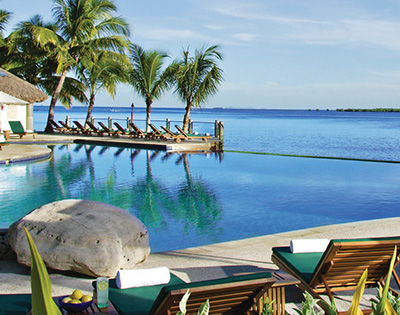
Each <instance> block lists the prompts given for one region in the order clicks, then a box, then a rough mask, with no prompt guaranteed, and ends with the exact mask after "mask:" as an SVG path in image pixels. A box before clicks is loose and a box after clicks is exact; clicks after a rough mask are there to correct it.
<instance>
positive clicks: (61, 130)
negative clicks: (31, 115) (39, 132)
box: [51, 120, 67, 133]
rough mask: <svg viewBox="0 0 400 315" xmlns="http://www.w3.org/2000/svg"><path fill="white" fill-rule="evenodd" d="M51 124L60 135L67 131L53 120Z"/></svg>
mask: <svg viewBox="0 0 400 315" xmlns="http://www.w3.org/2000/svg"><path fill="white" fill-rule="evenodd" d="M51 124H52V125H53V127H54V128H55V129H56V131H58V132H60V133H64V132H65V131H67V128H65V127H64V126H60V125H59V124H57V123H56V122H55V121H54V120H52V121H51Z"/></svg>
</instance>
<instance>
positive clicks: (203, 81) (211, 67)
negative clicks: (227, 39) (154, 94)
mask: <svg viewBox="0 0 400 315" xmlns="http://www.w3.org/2000/svg"><path fill="white" fill-rule="evenodd" d="M182 55H183V59H182V60H181V61H179V62H178V63H177V65H176V68H175V80H176V89H175V93H176V94H177V95H178V98H179V99H180V100H181V101H182V102H184V103H186V108H185V115H184V118H183V127H182V128H183V130H184V131H185V132H186V131H187V128H188V124H189V117H190V110H191V108H192V106H197V107H201V104H202V103H204V102H205V101H206V100H207V99H208V98H209V97H210V96H211V95H214V94H216V93H217V91H218V86H219V85H220V84H221V83H222V81H223V71H222V69H221V68H219V67H218V65H217V61H218V60H222V59H223V57H222V54H221V52H220V51H219V46H218V45H214V46H210V47H208V48H207V47H202V48H201V49H200V50H196V51H195V55H194V57H190V56H189V49H187V50H183V52H182Z"/></svg>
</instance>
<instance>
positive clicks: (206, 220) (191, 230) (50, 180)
mask: <svg viewBox="0 0 400 315" xmlns="http://www.w3.org/2000/svg"><path fill="white" fill-rule="evenodd" d="M399 178H400V164H394V163H378V162H359V161H345V160H326V159H308V158H293V157H282V156H265V155H252V154H240V153H230V152H228V153H224V154H220V155H215V154H191V155H190V154H187V155H183V154H171V153H165V152H156V151H147V150H135V149H126V148H125V149H124V148H116V147H101V146H89V145H56V146H54V147H53V158H52V159H50V160H47V161H41V162H33V163H23V164H13V165H9V166H2V169H1V172H0V227H2V228H6V227H8V226H9V225H10V224H11V223H12V222H14V221H16V220H18V219H19V218H20V217H22V216H23V215H25V214H26V213H28V212H29V211H31V210H33V209H35V208H37V207H39V206H41V205H43V204H46V203H50V202H53V201H55V200H60V199H67V198H82V199H91V200H98V201H102V202H106V203H110V204H113V205H116V206H119V207H121V208H123V209H126V210H127V211H129V212H130V213H132V214H134V215H136V216H138V217H139V218H140V219H141V220H142V222H143V223H144V224H145V225H146V227H147V228H148V230H149V234H150V245H151V248H152V251H153V252H157V251H164V250H173V249H179V248H184V247H191V246H198V245H205V244H211V243H216V242H223V241H230V240H237V239H242V238H247V237H254V236H259V235H265V234H271V233H277V232H283V231H289V230H295V229H301V228H308V227H313V226H320V225H326V224H334V223H341V222H352V221H358V220H368V219H376V218H388V217H394V216H399V215H400V213H399V210H400V194H399V193H398V192H399V191H400V181H399Z"/></svg>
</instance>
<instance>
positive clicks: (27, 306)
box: [0, 294, 32, 315]
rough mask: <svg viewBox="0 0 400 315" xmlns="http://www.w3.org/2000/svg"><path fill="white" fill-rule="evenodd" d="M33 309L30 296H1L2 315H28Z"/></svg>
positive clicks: (0, 312)
mask: <svg viewBox="0 0 400 315" xmlns="http://www.w3.org/2000/svg"><path fill="white" fill-rule="evenodd" d="M31 309H32V304H31V295H30V294H0V314H1V315H8V314H13V315H26V314H28V313H29V312H30V310H31Z"/></svg>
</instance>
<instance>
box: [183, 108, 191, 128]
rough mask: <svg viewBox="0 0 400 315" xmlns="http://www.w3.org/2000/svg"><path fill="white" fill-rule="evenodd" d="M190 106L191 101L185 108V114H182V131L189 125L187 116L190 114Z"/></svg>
mask: <svg viewBox="0 0 400 315" xmlns="http://www.w3.org/2000/svg"><path fill="white" fill-rule="evenodd" d="M191 107H192V104H191V103H188V104H187V106H186V108H185V110H186V112H185V115H184V116H183V126H182V130H183V131H184V132H187V129H188V126H189V116H190V109H191Z"/></svg>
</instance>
